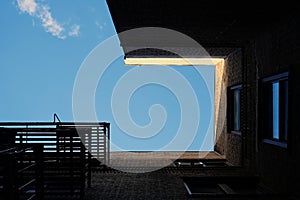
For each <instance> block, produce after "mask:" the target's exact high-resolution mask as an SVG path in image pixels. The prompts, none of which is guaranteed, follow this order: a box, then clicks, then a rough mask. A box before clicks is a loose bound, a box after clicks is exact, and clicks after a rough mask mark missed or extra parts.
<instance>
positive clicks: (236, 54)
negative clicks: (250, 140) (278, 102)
mask: <svg viewBox="0 0 300 200" xmlns="http://www.w3.org/2000/svg"><path fill="white" fill-rule="evenodd" d="M224 75H225V76H224V80H223V83H224V84H225V86H224V87H225V89H226V88H227V87H230V86H234V85H237V84H242V83H243V65H242V50H241V49H240V48H236V49H234V50H232V51H231V52H230V53H229V54H228V55H227V56H226V58H225V71H224ZM243 94H244V92H243V90H242V96H243ZM242 104H243V102H242ZM241 107H242V108H243V105H241ZM244 114H245V112H244V109H242V113H241V115H242V116H244ZM243 121H244V117H242V119H241V124H243ZM242 147H243V146H242V135H238V134H234V133H228V132H227V127H226V123H225V126H224V128H223V131H222V133H221V135H220V136H218V140H217V141H216V146H215V150H216V151H218V152H219V153H221V154H223V155H225V156H226V158H227V160H228V162H230V163H231V164H233V165H242Z"/></svg>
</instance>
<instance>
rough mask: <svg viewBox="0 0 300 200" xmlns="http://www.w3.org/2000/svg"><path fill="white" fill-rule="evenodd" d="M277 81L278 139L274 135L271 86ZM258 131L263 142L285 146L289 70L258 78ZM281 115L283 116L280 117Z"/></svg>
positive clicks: (287, 129) (287, 122) (286, 137)
mask: <svg viewBox="0 0 300 200" xmlns="http://www.w3.org/2000/svg"><path fill="white" fill-rule="evenodd" d="M277 83H278V92H279V94H277V96H278V100H277V101H278V103H277V102H276V104H278V108H277V109H278V110H277V112H278V119H277V118H276V120H278V124H276V126H278V139H277V138H275V137H274V118H273V117H274V115H273V113H274V104H273V103H274V96H273V95H274V93H273V86H274V84H277ZM260 86H261V87H260V98H259V99H260V104H259V106H260V107H259V111H260V115H259V116H260V117H259V122H260V126H259V129H260V132H261V139H262V141H263V142H264V143H267V144H272V145H276V146H279V147H283V148H287V143H288V135H289V133H288V132H289V128H288V125H289V119H288V115H289V72H282V73H279V74H276V75H272V76H268V77H265V78H262V79H261V80H260ZM282 116H283V117H282Z"/></svg>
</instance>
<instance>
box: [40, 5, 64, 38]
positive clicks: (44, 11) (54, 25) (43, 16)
mask: <svg viewBox="0 0 300 200" xmlns="http://www.w3.org/2000/svg"><path fill="white" fill-rule="evenodd" d="M37 17H38V18H39V19H40V20H41V21H42V25H43V27H44V28H45V30H46V31H47V32H49V33H51V34H52V35H53V36H56V37H58V38H60V39H65V38H66V36H64V35H63V31H64V28H63V27H62V26H61V25H60V24H59V23H58V22H57V21H55V20H54V19H53V17H52V15H51V13H50V8H49V7H48V6H44V5H42V6H40V9H39V12H38V14H37Z"/></svg>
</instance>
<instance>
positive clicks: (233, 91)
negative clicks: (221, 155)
mask: <svg viewBox="0 0 300 200" xmlns="http://www.w3.org/2000/svg"><path fill="white" fill-rule="evenodd" d="M241 89H242V85H235V86H231V87H229V88H228V90H227V98H228V100H227V102H228V105H227V107H228V109H227V116H228V118H227V128H228V132H232V133H240V132H241Z"/></svg>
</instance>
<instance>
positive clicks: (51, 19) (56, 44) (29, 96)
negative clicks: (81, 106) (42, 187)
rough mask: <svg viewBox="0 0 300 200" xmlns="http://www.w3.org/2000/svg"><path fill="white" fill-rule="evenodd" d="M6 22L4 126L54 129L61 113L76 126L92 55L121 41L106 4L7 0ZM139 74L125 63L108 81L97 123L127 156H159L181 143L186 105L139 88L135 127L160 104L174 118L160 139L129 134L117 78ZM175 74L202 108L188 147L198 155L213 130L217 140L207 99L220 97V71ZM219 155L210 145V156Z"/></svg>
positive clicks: (1, 43) (0, 40) (0, 83)
mask: <svg viewBox="0 0 300 200" xmlns="http://www.w3.org/2000/svg"><path fill="white" fill-rule="evenodd" d="M0 15H1V17H0V26H1V31H0V34H1V35H0V36H1V37H0V52H1V53H0V91H1V99H0V121H1V122H5V121H10V122H11V121H25V122H29V121H32V122H37V121H46V122H51V121H52V120H53V114H54V113H57V114H58V116H59V118H60V119H61V120H62V121H65V122H69V121H74V119H73V114H72V92H73V86H74V81H75V78H76V74H77V72H78V70H79V69H80V66H81V65H82V63H83V62H84V60H85V59H86V57H87V56H88V55H89V54H90V52H91V51H92V50H93V49H94V48H95V47H96V46H97V45H98V44H99V43H101V42H102V41H104V40H105V39H107V38H109V37H110V36H112V35H115V34H116V32H115V28H114V25H113V23H112V20H111V16H110V14H109V11H108V8H107V4H106V2H105V1H104V0H88V1H82V0H72V1H68V0H63V1H62V0H51V1H50V0H6V1H0ZM99 57H100V58H101V55H100V56H99ZM100 58H99V59H100ZM132 68H134V67H128V66H127V67H124V64H123V58H122V57H120V58H119V59H117V60H115V61H114V62H113V63H112V67H110V68H109V69H108V70H107V72H106V73H105V75H104V76H103V77H102V79H101V81H100V82H99V86H98V89H97V93H96V96H95V99H96V105H95V108H96V111H97V116H98V120H99V121H107V122H110V123H111V134H112V140H113V142H114V143H115V144H116V145H117V146H118V147H120V148H121V149H126V150H157V149H160V148H162V147H163V146H164V145H165V144H167V143H168V142H169V141H170V140H172V138H173V137H175V134H176V129H177V128H178V127H179V124H180V120H181V118H180V113H181V111H180V108H179V102H178V99H176V97H175V95H174V94H173V93H172V91H170V90H169V89H168V88H166V87H162V86H160V85H156V84H152V85H151V84H148V85H145V86H143V87H141V88H139V89H138V90H137V91H135V92H134V93H133V95H132V98H131V99H130V104H129V110H130V113H131V116H132V119H133V120H134V121H135V123H136V124H138V125H140V126H145V125H147V124H148V123H149V116H148V111H149V110H148V109H149V107H151V105H154V104H162V105H163V106H164V109H165V110H166V112H167V113H168V115H167V116H168V117H167V120H166V123H165V126H164V127H163V128H162V129H161V132H160V133H159V134H157V135H155V136H154V137H151V138H148V139H141V138H135V137H131V136H129V135H127V134H126V133H124V131H122V130H121V128H120V127H118V126H117V124H116V123H115V121H114V117H113V114H112V110H111V99H110V98H111V94H112V92H113V89H114V85H115V84H116V82H117V81H118V79H120V77H121V76H122V75H123V74H124V73H126V72H128V71H129V70H131V69H132ZM172 69H174V70H176V71H177V72H179V73H181V74H183V76H184V77H185V78H186V79H188V80H189V81H190V84H191V86H192V87H193V89H194V91H195V93H196V96H197V98H198V101H199V102H200V103H199V108H200V112H201V116H202V118H201V123H199V127H200V128H201V129H200V128H199V131H198V132H197V136H196V138H195V140H194V141H192V144H191V146H190V147H189V150H199V146H200V145H201V141H202V140H203V139H204V135H203V134H204V133H202V132H206V131H207V130H209V134H210V137H211V138H212V137H213V129H212V127H213V121H212V122H211V119H213V116H212V113H213V112H212V109H213V108H212V107H211V106H210V105H209V104H210V103H211V102H208V101H209V100H207V99H206V100H203V99H205V98H206V97H207V95H209V94H208V92H209V91H210V92H213V90H214V84H213V81H211V80H213V78H214V67H213V66H208V67H202V69H203V72H201V73H203V74H200V75H199V74H197V73H195V70H194V69H193V68H192V67H190V68H189V67H185V68H182V67H178V66H177V67H175V66H173V67H172ZM209 80H210V85H208V86H207V84H206V82H207V81H208V82H209ZM171 81H172V80H171ZM203 102H204V103H203ZM203 116H207V118H203ZM190 120H193V119H190ZM212 148H213V142H210V147H209V148H206V149H210V150H211V149H212ZM171 150H181V149H171Z"/></svg>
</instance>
